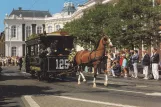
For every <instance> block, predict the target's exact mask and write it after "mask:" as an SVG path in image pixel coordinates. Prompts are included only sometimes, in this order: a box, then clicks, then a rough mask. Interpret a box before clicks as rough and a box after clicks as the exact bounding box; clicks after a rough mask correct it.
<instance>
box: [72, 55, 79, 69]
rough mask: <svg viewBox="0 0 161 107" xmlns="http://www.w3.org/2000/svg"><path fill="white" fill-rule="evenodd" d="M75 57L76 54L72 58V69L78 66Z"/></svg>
mask: <svg viewBox="0 0 161 107" xmlns="http://www.w3.org/2000/svg"><path fill="white" fill-rule="evenodd" d="M76 56H77V53H76V55H75V56H74V58H73V67H75V66H77V65H78V64H77V61H76Z"/></svg>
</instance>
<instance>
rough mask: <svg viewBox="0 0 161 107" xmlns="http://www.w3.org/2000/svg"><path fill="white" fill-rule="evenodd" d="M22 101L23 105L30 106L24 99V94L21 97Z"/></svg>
mask: <svg viewBox="0 0 161 107" xmlns="http://www.w3.org/2000/svg"><path fill="white" fill-rule="evenodd" d="M21 100H22V103H23V104H24V106H25V107H30V105H29V103H28V102H27V101H26V99H25V98H24V96H22V97H21Z"/></svg>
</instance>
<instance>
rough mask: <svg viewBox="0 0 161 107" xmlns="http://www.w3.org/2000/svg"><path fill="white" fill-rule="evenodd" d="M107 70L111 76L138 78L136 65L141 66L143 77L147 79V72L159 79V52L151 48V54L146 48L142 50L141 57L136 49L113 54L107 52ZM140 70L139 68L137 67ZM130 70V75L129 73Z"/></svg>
mask: <svg viewBox="0 0 161 107" xmlns="http://www.w3.org/2000/svg"><path fill="white" fill-rule="evenodd" d="M106 56H107V67H106V69H107V71H108V74H109V75H112V76H113V77H118V76H124V77H125V78H127V77H133V78H138V66H140V65H141V66H142V68H143V69H141V70H143V71H142V72H143V74H144V79H146V80H147V79H149V74H150V73H152V76H153V78H154V79H155V80H159V67H160V64H159V61H160V58H159V53H158V52H157V49H156V48H153V50H152V54H151V55H150V54H148V52H147V50H143V55H142V57H139V53H138V51H137V50H128V49H125V50H124V51H120V52H118V53H116V54H115V55H113V53H111V52H107V54H106ZM139 70H140V69H139ZM130 72H131V73H132V75H130Z"/></svg>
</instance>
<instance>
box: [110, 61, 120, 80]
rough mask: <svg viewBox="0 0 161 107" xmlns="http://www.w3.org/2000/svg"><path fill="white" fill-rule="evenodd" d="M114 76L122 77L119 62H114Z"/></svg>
mask: <svg viewBox="0 0 161 107" xmlns="http://www.w3.org/2000/svg"><path fill="white" fill-rule="evenodd" d="M111 71H112V76H113V77H118V76H120V75H121V66H120V63H119V61H118V60H115V61H114V62H113V66H112V70H111Z"/></svg>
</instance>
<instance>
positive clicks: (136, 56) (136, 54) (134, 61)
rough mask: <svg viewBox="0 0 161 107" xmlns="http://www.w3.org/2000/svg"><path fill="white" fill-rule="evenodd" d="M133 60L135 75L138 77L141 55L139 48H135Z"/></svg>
mask: <svg viewBox="0 0 161 107" xmlns="http://www.w3.org/2000/svg"><path fill="white" fill-rule="evenodd" d="M132 62H133V69H134V74H133V77H134V78H138V62H139V55H138V51H137V50H134V55H133V56H132Z"/></svg>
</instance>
